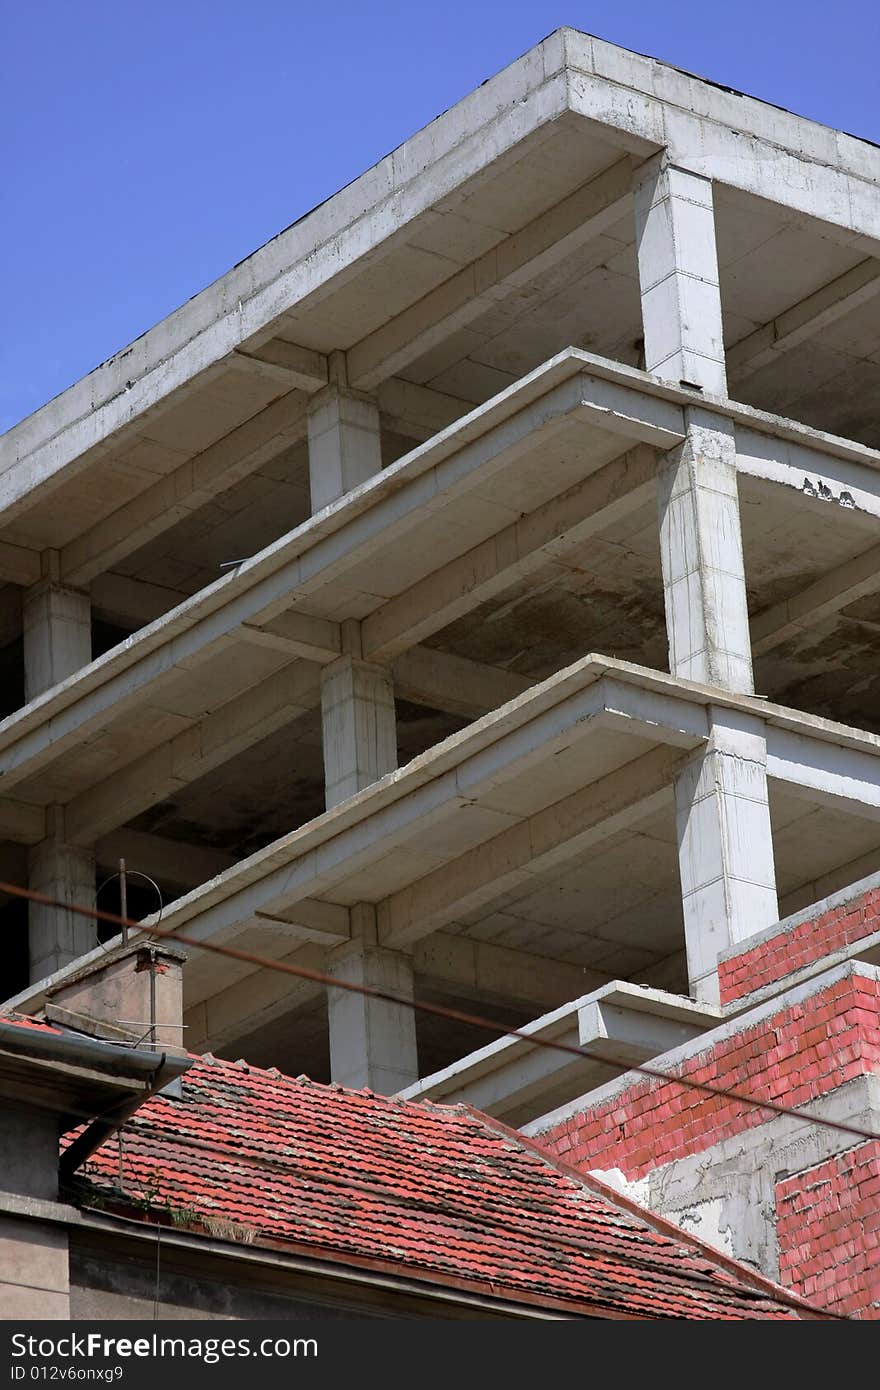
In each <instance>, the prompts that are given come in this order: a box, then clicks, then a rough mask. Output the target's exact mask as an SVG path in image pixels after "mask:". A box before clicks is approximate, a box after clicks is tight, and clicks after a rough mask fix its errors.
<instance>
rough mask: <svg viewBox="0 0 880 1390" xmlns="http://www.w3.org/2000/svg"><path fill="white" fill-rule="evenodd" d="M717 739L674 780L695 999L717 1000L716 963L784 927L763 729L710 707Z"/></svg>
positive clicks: (751, 720) (690, 761)
mask: <svg viewBox="0 0 880 1390" xmlns="http://www.w3.org/2000/svg"><path fill="white" fill-rule="evenodd" d="M709 718H710V721H711V729H712V732H711V737H710V739H709V743H708V745H707V746H706V747H704V748H701V749H699V750H698V751H697V752H696V753H695V754H694V755H693V757H692V758H690V759H689V760H688V762H687V763H686V764H685V766H684V768H683V769H682V771H681V772H680V773H679V774H678V776H677V778H676V780H675V807H676V828H677V834H678V855H679V873H680V877H681V892H682V906H683V910H684V930H685V945H686V951H687V963H688V979H689V981H690V991H691V994H692V995H693V996H694V997H695V998H697V999H700V1000H705V1001H708V1002H712V1003H715V1002H717V1000H718V957H719V955H720V954H721V952H722V951H725V950H726V949H727V948H728V947H729V946H733V945H734V944H735V943H736V942H739V941H742V940H744V938H745V937H748V936H752V935H754V933H755V932H760V931H763V930H764V928H765V927H769V926H771V925H772V924H773V923H774V922H776V921H778V919H779V907H778V903H777V897H776V874H775V870H774V864H773V840H772V833H771V828H770V807H769V803H768V797H767V747H766V743H765V740H764V737H763V729H762V726H761V724H760V721H758V720H755V719H750V718H749V717H748V716H740V715H736V714H733V713H732V712H731V711H729V710H723V709H721V708H719V707H714V706H710V709H709Z"/></svg>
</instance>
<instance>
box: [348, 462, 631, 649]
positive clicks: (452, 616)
mask: <svg viewBox="0 0 880 1390" xmlns="http://www.w3.org/2000/svg"><path fill="white" fill-rule="evenodd" d="M656 467H657V465H656V454H655V451H654V450H653V449H652V448H651V447H650V446H649V445H647V444H642V445H638V446H637V447H636V448H635V449H630V450H629V451H628V452H627V453H625V454H622V455H621V456H620V458H617V459H614V460H613V462H611V463H608V464H606V465H605V466H604V468H600V469H599V470H598V471H597V472H595V473H591V474H590V475H589V477H587V478H585V479H583V481H582V482H579V483H576V484H575V485H574V486H573V487H570V488H568V489H567V490H566V491H565V492H563V493H561V494H560V495H559V496H558V497H554V498H553V499H552V500H551V501H549V502H546V503H545V504H544V505H543V506H541V507H537V508H536V509H535V510H534V511H533V512H530V513H529V514H528V515H527V516H525V517H523V518H522V519H521V520H519V521H516V522H514V523H513V524H512V525H511V526H506V527H504V529H503V530H501V531H498V532H496V534H495V535H494V536H490V537H489V539H488V540H485V541H482V542H481V543H480V544H479V545H477V546H474V547H473V548H472V549H471V550H469V551H468V552H467V553H466V554H464V555H461V556H459V557H458V558H457V559H455V560H452V561H450V562H449V563H448V564H446V565H443V566H442V567H441V568H440V569H438V570H434V571H433V572H432V573H431V574H429V575H426V577H425V578H424V579H422V580H419V581H418V582H417V583H415V584H413V585H411V586H410V587H409V588H408V589H407V590H406V591H405V593H403V594H401V595H400V596H399V597H397V598H393V599H389V600H388V602H387V603H385V604H383V605H382V607H381V608H378V609H377V610H376V611H375V613H371V614H370V615H369V617H367V618H366V619H364V622H363V624H362V635H363V644H364V651H365V652H366V653H367V654H368V655H370V656H374V657H377V658H379V659H383V660H387V659H388V658H390V657H393V656H395V655H397V654H398V653H399V652H400V651H401V650H403V649H404V648H405V647H407V646H410V645H412V644H413V643H415V642H421V641H424V640H425V638H427V637H429V636H430V635H431V634H432V633H434V632H438V631H439V630H440V629H442V628H444V627H447V626H448V625H449V624H450V623H452V622H454V621H455V620H456V619H457V618H460V617H462V616H463V615H464V614H465V613H468V612H471V611H473V609H475V608H477V607H479V605H480V604H481V603H485V602H486V601H487V600H488V599H490V598H492V597H493V596H494V595H495V594H498V593H502V592H503V591H504V590H505V589H506V588H509V587H510V586H511V585H512V584H514V583H516V581H517V580H519V579H522V578H523V577H524V576H525V575H527V574H530V573H533V572H534V571H535V570H537V569H540V568H541V567H542V566H544V565H547V564H548V563H551V562H553V561H556V560H558V561H559V562H560V564H561V566H562V568H564V565H565V560H564V557H565V555H566V553H567V552H568V551H569V550H572V549H574V548H575V547H577V546H579V545H581V544H582V543H583V541H585V540H587V539H588V538H589V537H590V536H592V535H596V534H598V533H599V532H601V531H603V530H605V529H606V528H607V527H608V526H610V525H612V524H613V523H614V522H616V521H618V520H619V519H620V518H621V517H624V516H627V515H628V514H630V513H631V512H633V511H637V510H638V508H639V507H641V506H644V505H645V503H646V502H648V501H650V499H651V497H652V495H653V492H654V486H655V476H656Z"/></svg>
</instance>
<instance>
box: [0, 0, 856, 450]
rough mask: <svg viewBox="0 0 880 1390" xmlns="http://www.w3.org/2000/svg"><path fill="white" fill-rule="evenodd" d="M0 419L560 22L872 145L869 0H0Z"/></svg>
mask: <svg viewBox="0 0 880 1390" xmlns="http://www.w3.org/2000/svg"><path fill="white" fill-rule="evenodd" d="M0 19H2V23H0V147H2V169H3V176H2V188H3V213H2V217H0V277H2V291H3V305H4V323H3V332H2V334H0V431H2V430H4V429H6V428H8V427H9V426H10V425H12V424H14V423H15V421H16V420H18V419H20V418H21V417H22V416H24V415H27V414H29V413H30V412H31V411H32V410H34V409H36V408H37V407H38V406H39V405H41V404H42V403H43V402H44V401H46V400H48V399H49V398H50V397H51V396H53V395H56V394H57V393H58V392H59V391H62V390H63V389H64V388H65V387H66V386H68V385H70V384H71V382H73V381H75V380H77V379H78V378H79V377H81V376H83V375H84V374H85V373H86V372H88V371H90V370H91V368H92V367H94V366H96V365H97V364H98V363H99V362H100V361H102V360H103V359H104V358H106V357H109V356H111V355H112V354H113V353H114V352H115V351H117V349H119V348H121V347H123V346H124V345H125V344H126V343H128V342H130V341H131V339H132V338H135V337H137V336H138V334H140V333H142V332H144V331H145V330H146V329H147V328H149V327H150V326H151V325H152V324H153V323H155V322H157V320H159V319H161V318H162V317H164V315H165V314H167V313H169V312H170V311H171V310H172V309H174V308H176V307H177V305H178V304H180V303H182V302H183V301H184V300H186V299H188V298H189V297H190V296H191V295H193V294H195V293H196V292H197V291H198V290H200V289H202V288H203V287H204V286H205V285H206V284H208V283H210V281H211V280H213V279H215V278H216V277H217V276H218V275H221V274H222V273H223V272H224V271H225V270H227V269H228V268H229V267H230V266H231V265H232V264H234V263H235V262H236V261H239V260H241V259H242V258H243V257H244V256H246V255H248V254H249V253H250V252H251V251H253V250H255V249H256V247H257V246H259V245H261V244H262V243H263V242H264V241H267V240H268V239H269V238H270V237H272V236H274V235H275V233H276V232H278V231H280V230H281V228H283V227H285V226H287V225H288V224H289V223H290V222H292V221H294V220H295V219H296V218H297V217H299V216H301V215H302V213H303V212H305V211H307V210H308V209H309V208H310V207H312V206H314V205H315V204H316V203H319V202H320V201H321V200H322V199H324V198H326V197H327V196H328V195H329V194H331V193H333V192H334V191H335V190H336V189H337V188H339V187H340V186H341V185H343V184H345V183H347V182H348V181H349V180H350V179H352V178H355V177H356V176H357V175H358V174H359V173H360V172H361V171H362V170H363V169H365V168H367V167H369V165H371V164H373V163H374V162H375V161H376V160H377V159H379V158H381V157H382V155H384V154H386V153H387V152H388V150H390V149H392V148H393V147H394V146H395V145H397V144H399V143H400V142H401V141H402V140H403V139H405V138H406V137H407V136H408V135H410V134H411V133H412V132H413V131H414V130H417V129H418V128H419V127H420V126H422V125H424V124H425V123H426V122H427V121H429V120H431V119H432V118H433V117H434V116H436V115H437V114H438V113H439V112H441V111H442V110H444V109H445V108H446V107H448V106H450V105H452V104H453V102H455V101H457V100H458V98H459V97H461V96H463V95H464V94H465V93H466V92H468V91H470V90H471V88H472V87H475V86H476V85H477V84H478V83H480V82H481V81H483V80H484V79H485V78H487V77H490V76H491V75H492V74H493V73H494V72H496V71H497V70H498V69H499V68H501V67H503V66H504V65H505V64H506V63H508V62H511V61H512V60H513V59H514V58H516V57H518V56H519V54H520V53H522V52H524V51H525V50H526V49H527V48H530V47H531V46H532V44H534V43H536V42H537V41H538V40H539V39H541V38H542V37H544V35H545V34H547V33H549V32H550V31H551V30H553V29H554V28H556V27H558V26H559V25H560V24H570V25H572V26H574V27H576V28H580V29H585V30H587V31H588V32H590V33H593V34H598V35H599V36H600V37H602V38H605V39H609V40H610V41H612V42H614V43H619V44H622V45H623V46H624V47H627V48H633V49H636V50H637V51H639V52H642V53H648V54H651V55H652V56H654V57H657V58H662V59H664V60H666V61H668V62H671V63H674V64H676V65H677V66H679V67H684V68H688V69H690V70H691V71H693V72H697V73H700V74H701V75H703V76H705V77H709V78H711V79H713V80H714V81H716V82H721V83H724V84H726V85H728V86H731V87H736V88H739V89H741V90H743V91H746V92H749V93H752V94H753V95H755V96H758V97H763V98H765V99H767V100H768V101H773V102H775V103H777V104H778V105H782V106H787V107H789V108H791V109H792V110H794V111H798V112H800V113H802V114H803V115H806V116H811V117H813V118H814V119H815V120H819V121H824V122H825V123H826V124H828V125H832V126H838V127H841V128H843V129H844V130H848V131H850V132H851V133H853V134H855V135H861V136H865V137H867V138H869V139H873V140H876V141H880V102H878V98H877V91H878V83H877V73H876V65H877V54H878V51H880V43H878V40H880V6H878V4H877V0H838V3H837V4H835V5H829V4H827V3H818V0H762V2H761V3H759V2H758V0H734V3H731V4H720V3H715V4H712V3H708V4H707V3H706V0H665V2H664V3H661V0H628V3H621V0H616V3H589V4H588V3H582V0H552V3H550V2H549V0H504V3H501V0H467V3H460V0H447V3H446V4H430V5H428V4H424V3H419V0H410V2H409V3H394V0H374V3H370V0H361V3H351V0H335V3H332V4H330V3H327V4H324V5H316V4H315V3H314V0H308V3H306V2H305V0H247V3H243V0H238V3H235V0H149V3H144V0H138V3H134V0H75V3H71V2H70V0H30V3H28V4H25V5H22V4H13V0H0Z"/></svg>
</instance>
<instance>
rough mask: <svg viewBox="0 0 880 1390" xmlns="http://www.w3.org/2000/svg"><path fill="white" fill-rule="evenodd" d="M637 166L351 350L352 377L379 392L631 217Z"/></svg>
mask: <svg viewBox="0 0 880 1390" xmlns="http://www.w3.org/2000/svg"><path fill="white" fill-rule="evenodd" d="M631 179H632V163H631V161H630V159H629V158H628V157H627V158H624V159H620V160H618V161H617V162H616V163H615V164H613V165H611V167H610V168H608V169H605V170H604V171H603V172H602V173H601V174H598V175H597V176H596V177H595V178H594V179H591V180H590V182H589V183H587V184H584V185H583V187H581V188H579V189H577V190H576V191H575V192H574V193H572V194H570V195H569V196H568V197H567V198H564V199H563V200H562V201H561V202H559V203H557V204H556V205H555V206H554V207H552V208H550V210H549V211H548V212H545V213H542V214H541V215H540V216H539V217H536V218H535V219H533V221H532V222H530V223H529V224H528V225H527V226H525V227H523V228H522V229H521V230H520V231H518V232H517V233H516V234H515V235H512V236H508V237H506V238H505V239H504V240H503V241H501V242H500V243H499V244H498V245H497V246H494V247H493V248H492V250H491V251H487V252H486V254H485V255H483V256H480V257H479V259H478V260H476V261H473V262H471V264H470V265H467V266H464V267H463V268H462V269H461V270H459V271H457V272H456V273H455V274H454V275H451V276H450V277H449V278H448V279H447V280H444V281H443V283H442V284H441V285H438V286H437V288H436V289H434V290H431V291H430V292H429V293H428V294H426V295H425V296H424V297H423V298H422V299H420V300H419V301H418V302H417V303H416V304H413V305H411V306H410V307H409V308H408V309H404V310H403V312H402V313H400V314H398V315H396V317H395V318H393V319H390V320H389V322H388V323H386V324H383V326H382V327H381V328H378V329H376V331H375V332H373V333H370V334H368V335H367V337H365V338H362V339H361V341H360V342H359V343H356V344H355V345H354V347H352V348H350V349H349V352H348V367H349V379H350V381H351V383H352V385H353V386H357V387H359V388H360V389H361V390H364V391H366V390H371V389H372V388H374V387H375V386H377V385H378V384H379V382H381V381H382V380H384V379H385V378H386V377H390V376H394V375H395V374H396V373H397V372H399V371H400V370H401V369H402V368H403V367H405V366H406V365H407V364H408V363H410V362H413V361H415V359H416V358H417V357H421V356H422V354H423V353H425V352H427V351H428V350H429V349H430V348H432V347H434V346H435V345H436V344H437V343H439V342H442V341H444V339H446V338H448V337H449V336H450V334H452V333H454V332H456V331H457V330H458V329H460V328H463V327H465V326H466V325H467V324H468V323H471V322H472V321H473V320H474V319H476V318H479V316H480V315H481V314H483V313H485V312H486V310H487V309H489V308H491V307H492V305H494V304H497V303H498V302H499V300H502V299H504V298H505V296H506V295H508V294H510V293H512V292H513V291H514V290H516V289H519V288H520V287H521V286H522V285H524V284H527V283H528V282H529V281H530V280H533V279H534V278H535V277H536V276H537V275H540V274H541V273H542V272H543V271H545V270H547V269H549V268H550V267H551V266H553V265H557V264H558V263H559V262H560V261H562V260H564V259H565V258H566V257H567V256H570V255H571V254H572V252H573V251H575V250H576V249H577V248H578V247H579V246H583V245H584V244H585V243H586V242H588V241H590V240H591V239H592V238H593V237H595V236H598V235H599V234H600V233H601V232H603V231H605V230H606V228H608V227H611V226H613V225H614V223H615V222H618V221H619V220H620V218H621V217H622V216H623V214H624V212H625V210H626V208H627V206H628V204H629V200H630V196H631V194H630V184H631Z"/></svg>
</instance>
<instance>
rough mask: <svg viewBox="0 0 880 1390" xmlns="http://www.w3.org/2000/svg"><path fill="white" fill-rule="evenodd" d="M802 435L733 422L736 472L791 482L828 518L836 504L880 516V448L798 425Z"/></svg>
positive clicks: (780, 483) (766, 480)
mask: <svg viewBox="0 0 880 1390" xmlns="http://www.w3.org/2000/svg"><path fill="white" fill-rule="evenodd" d="M801 433H802V440H801V441H799V440H797V439H794V438H791V437H789V438H785V437H783V436H782V435H781V434H778V433H772V432H770V431H766V432H764V431H761V430H760V429H759V428H755V427H753V426H752V427H750V426H749V424H748V423H746V422H745V421H743V422H742V423H740V422H737V425H736V466H737V470H738V472H740V473H743V474H746V475H747V476H748V477H750V478H757V479H758V480H759V481H760V482H762V483H768V484H772V485H773V486H776V487H786V488H791V489H792V490H793V491H794V492H797V493H799V494H800V495H801V497H806V498H809V499H810V501H812V502H815V504H816V507H817V508H818V509H819V512H820V513H821V511H822V509H823V508H827V509H829V510H828V511H826V518H827V520H828V521H829V522H830V521H831V520H832V518H833V515H834V508H835V507H842V508H843V509H844V510H845V511H856V512H860V513H862V515H863V516H865V517H870V518H872V519H877V520H880V454H878V452H877V451H876V450H874V449H863V448H860V447H859V446H858V445H851V446H849V447H847V449H846V456H844V451H843V449H841V448H840V447H839V445H840V443H841V441H838V440H835V439H832V438H831V437H830V436H826V439H827V442H828V445H829V446H832V447H827V448H826V447H823V443H824V441H823V440H822V437H821V436H820V435H818V433H817V434H815V435H814V437H813V439H812V440H811V439H810V438H809V432H807V431H802V432H801Z"/></svg>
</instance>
